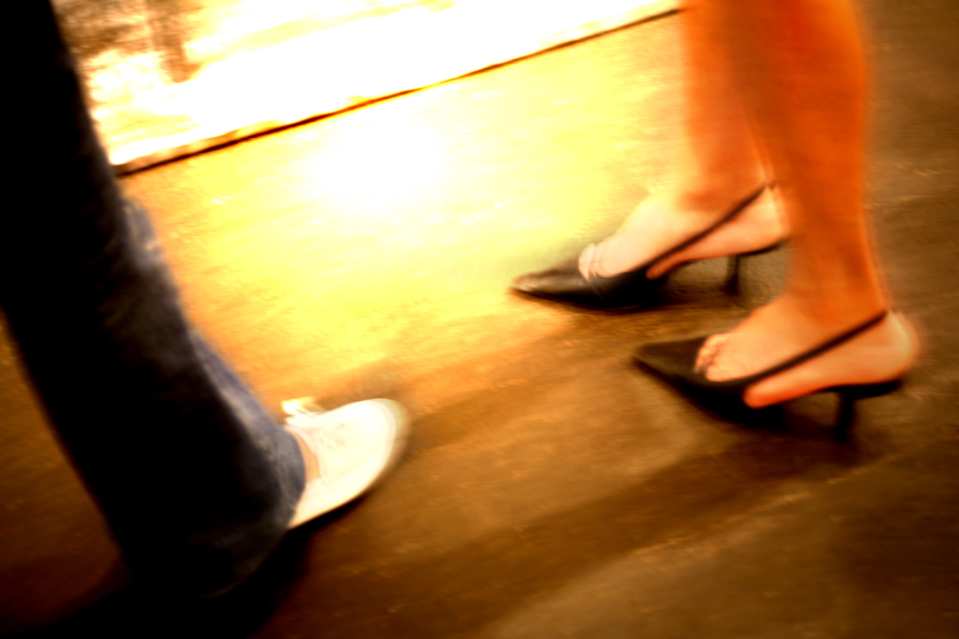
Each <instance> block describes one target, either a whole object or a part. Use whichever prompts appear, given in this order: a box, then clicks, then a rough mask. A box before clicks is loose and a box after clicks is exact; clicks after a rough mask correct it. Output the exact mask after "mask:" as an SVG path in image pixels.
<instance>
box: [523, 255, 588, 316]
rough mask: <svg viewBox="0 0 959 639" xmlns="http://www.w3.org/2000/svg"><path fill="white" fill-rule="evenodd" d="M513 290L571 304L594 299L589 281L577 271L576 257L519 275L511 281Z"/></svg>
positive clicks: (585, 302)
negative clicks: (544, 268) (541, 269)
mask: <svg viewBox="0 0 959 639" xmlns="http://www.w3.org/2000/svg"><path fill="white" fill-rule="evenodd" d="M512 288H513V290H514V291H517V292H519V293H523V294H525V295H532V296H534V297H542V298H545V299H551V300H556V301H561V302H569V303H571V304H587V305H588V304H589V303H590V302H594V301H595V299H596V293H595V292H594V291H593V289H592V287H591V286H590V285H589V282H587V281H586V278H584V277H583V276H582V274H581V273H580V272H579V262H578V260H577V259H576V258H571V259H568V260H566V261H564V262H560V263H559V264H556V265H555V266H553V267H551V268H548V269H546V270H543V271H535V272H533V273H526V274H525V275H520V276H519V277H517V278H516V279H515V280H514V281H513V286H512Z"/></svg>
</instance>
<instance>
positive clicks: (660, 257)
mask: <svg viewBox="0 0 959 639" xmlns="http://www.w3.org/2000/svg"><path fill="white" fill-rule="evenodd" d="M767 188H769V186H768V185H767V184H763V185H762V186H761V187H759V189H758V190H756V192H755V193H752V194H751V195H749V196H748V197H747V198H746V199H744V200H742V201H741V202H739V203H738V204H736V205H735V206H734V207H733V208H732V209H730V211H729V212H728V213H726V215H724V216H723V217H721V218H720V219H719V220H717V221H716V222H714V223H713V224H712V225H711V226H708V227H707V228H705V229H703V230H702V231H700V232H699V233H696V234H695V235H693V236H692V237H690V238H689V239H686V240H683V241H682V242H680V243H679V244H677V245H676V246H674V247H673V248H671V249H668V250H666V251H665V252H663V253H660V254H659V255H658V256H657V257H654V258H653V259H652V260H650V261H649V262H647V263H646V268H649V267H651V266H652V265H653V264H655V263H656V262H660V261H662V260H664V259H666V258H667V257H669V256H670V255H675V254H676V253H679V252H680V251H683V250H685V249H687V248H689V247H690V246H692V245H693V244H695V243H696V242H698V241H699V240H701V239H703V238H704V237H706V236H707V235H709V234H710V233H712V232H713V231H715V230H716V229H718V228H719V227H721V226H722V225H724V224H726V223H727V222H730V221H732V220H733V219H734V218H735V217H736V216H737V215H739V214H740V213H742V212H743V211H744V210H745V209H746V208H747V207H748V206H749V205H750V204H752V203H753V202H755V201H756V200H757V199H759V196H760V195H762V194H763V193H764V192H765V191H766V189H767Z"/></svg>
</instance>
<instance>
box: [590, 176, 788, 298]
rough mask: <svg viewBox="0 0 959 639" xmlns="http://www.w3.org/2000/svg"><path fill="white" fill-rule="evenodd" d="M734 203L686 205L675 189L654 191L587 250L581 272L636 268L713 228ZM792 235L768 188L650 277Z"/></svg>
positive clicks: (668, 259)
mask: <svg viewBox="0 0 959 639" xmlns="http://www.w3.org/2000/svg"><path fill="white" fill-rule="evenodd" d="M733 206H735V200H734V201H732V202H731V203H730V204H728V205H725V206H722V207H714V210H710V211H707V212H704V211H702V210H689V209H685V210H684V208H683V206H682V205H680V204H678V203H677V200H676V198H674V197H672V196H670V195H669V194H658V195H653V196H650V197H649V198H647V199H645V200H643V202H642V203H640V205H639V206H637V207H636V210H635V211H634V212H633V213H632V215H630V217H629V219H628V220H627V221H626V223H625V224H624V225H623V227H622V228H621V229H620V230H619V231H618V232H617V233H616V235H614V236H613V237H611V238H609V239H608V240H606V241H605V242H602V243H601V244H597V245H593V246H590V247H588V248H587V249H586V250H585V251H583V254H582V255H581V256H580V262H579V266H580V272H581V273H582V274H583V277H585V278H587V279H589V277H590V276H592V275H599V276H602V277H611V276H613V275H617V274H619V273H624V272H626V271H630V270H632V269H634V268H636V267H638V266H641V265H642V264H644V263H645V262H647V261H648V260H650V259H652V258H653V257H655V256H656V255H661V254H662V253H664V252H666V251H668V250H669V249H670V248H672V247H674V246H676V245H678V244H681V243H682V242H684V241H685V240H687V239H688V238H690V237H692V236H694V235H696V234H697V233H700V232H701V231H703V230H704V229H706V228H709V227H710V226H711V225H713V224H715V223H716V222H717V221H718V220H719V219H720V218H722V217H723V216H724V215H726V214H727V213H728V211H729V210H730V209H731V208H732V207H733ZM786 235H787V230H786V226H785V223H784V220H783V217H782V216H781V215H780V213H779V211H778V210H777V207H776V202H775V198H774V196H773V194H772V193H771V192H770V190H769V189H767V190H766V191H765V192H764V193H763V194H762V195H760V196H759V198H757V199H756V200H755V201H754V202H752V203H751V204H749V205H748V206H747V207H746V208H745V209H744V210H743V211H742V212H741V213H740V214H739V215H737V216H736V217H734V218H733V219H732V220H730V221H729V222H727V223H725V224H723V225H721V226H720V227H719V228H717V229H716V230H715V231H713V232H712V233H710V234H709V235H707V236H706V237H704V238H703V239H702V240H700V241H698V242H696V243H694V244H693V245H691V246H689V247H687V248H686V249H684V250H682V251H679V252H678V253H676V254H673V255H670V256H668V257H666V258H664V259H662V260H660V261H659V262H658V263H656V264H655V265H653V266H652V267H651V268H650V269H649V272H648V277H649V278H650V279H656V278H658V277H661V276H662V275H665V274H666V273H668V272H669V271H670V270H672V269H673V268H675V267H676V266H678V265H679V264H683V263H685V262H690V261H692V260H702V259H709V258H713V257H725V256H727V255H737V254H741V253H749V252H751V251H758V250H761V249H764V248H767V247H769V246H772V245H774V244H776V243H777V242H779V241H782V240H783V239H784V238H785V237H786Z"/></svg>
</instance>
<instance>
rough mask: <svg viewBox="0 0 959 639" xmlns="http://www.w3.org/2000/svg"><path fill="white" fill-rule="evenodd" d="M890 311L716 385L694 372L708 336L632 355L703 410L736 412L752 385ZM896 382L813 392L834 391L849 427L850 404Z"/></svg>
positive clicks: (651, 347) (892, 387) (830, 346)
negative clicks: (693, 400)
mask: <svg viewBox="0 0 959 639" xmlns="http://www.w3.org/2000/svg"><path fill="white" fill-rule="evenodd" d="M888 316H889V311H888V310H885V311H883V312H882V313H880V314H879V315H877V316H875V317H873V318H870V319H869V320H867V321H865V322H863V323H862V324H859V325H858V326H856V327H854V328H852V329H850V330H848V331H846V332H845V333H842V334H841V335H838V336H836V337H834V338H832V339H830V340H828V341H826V342H824V343H822V344H819V345H818V346H815V347H813V348H811V349H809V350H807V351H805V352H803V353H800V354H799V355H796V356H795V357H792V358H790V359H788V360H786V361H785V362H782V363H780V364H777V365H775V366H772V367H770V368H767V369H766V370H763V371H760V372H758V373H755V374H753V375H747V376H745V377H738V378H736V379H730V380H726V381H721V382H716V381H713V380H710V379H708V378H707V377H706V370H705V369H702V370H697V369H696V360H697V358H698V355H699V351H700V349H701V348H702V346H703V344H704V343H705V342H706V340H707V339H708V338H707V337H699V338H696V339H690V340H682V341H677V342H658V343H654V344H646V345H645V346H641V347H640V348H639V349H638V350H637V351H636V353H635V354H634V356H633V361H634V362H635V363H636V364H637V365H639V366H641V367H643V368H646V369H648V370H650V371H652V372H653V373H656V374H657V375H660V376H661V377H663V378H664V379H666V381H668V382H670V383H672V384H673V385H674V386H677V387H680V388H681V389H682V390H685V391H686V392H687V393H688V394H689V395H690V396H692V397H693V398H694V399H696V400H698V401H699V402H700V403H702V404H703V406H704V407H706V408H709V409H712V410H714V411H716V412H718V413H727V412H738V413H741V411H742V410H743V409H747V410H748V408H747V407H746V405H745V403H744V402H743V399H742V398H743V395H744V394H745V392H746V389H748V388H749V387H750V386H752V385H753V384H755V383H757V382H760V381H762V380H764V379H767V378H769V377H772V376H773V375H777V374H779V373H782V372H784V371H787V370H789V369H791V368H795V367H796V366H799V365H800V364H802V363H804V362H807V361H809V360H811V359H813V358H815V357H818V356H819V355H822V354H824V353H826V352H828V351H830V350H832V349H834V348H837V347H838V346H841V345H842V344H844V343H846V342H848V341H849V340H851V339H852V338H854V337H856V336H857V335H860V334H862V333H864V332H865V331H867V330H869V329H870V328H873V327H875V326H877V325H878V324H879V323H880V322H882V321H883V320H884V319H886V317H888ZM899 384H900V380H899V379H894V380H889V381H885V382H878V383H871V384H855V385H845V386H833V387H829V388H823V389H821V390H819V391H816V392H820V393H822V392H835V393H838V394H839V395H840V398H841V404H840V408H839V424H838V426H839V428H840V429H841V428H848V427H849V425H851V422H852V417H853V404H854V402H855V401H856V400H857V399H860V398H864V397H875V396H877V395H884V394H886V393H888V392H890V391H892V390H895V389H896V388H898V386H899Z"/></svg>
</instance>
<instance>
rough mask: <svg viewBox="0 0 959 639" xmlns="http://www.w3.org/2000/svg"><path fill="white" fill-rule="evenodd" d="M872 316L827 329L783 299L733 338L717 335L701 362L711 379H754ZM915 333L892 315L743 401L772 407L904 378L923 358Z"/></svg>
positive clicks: (756, 387)
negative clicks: (834, 390)
mask: <svg viewBox="0 0 959 639" xmlns="http://www.w3.org/2000/svg"><path fill="white" fill-rule="evenodd" d="M868 315H872V314H864V316H863V317H861V318H858V319H853V320H848V319H847V320H845V321H843V322H842V326H839V325H838V324H839V323H840V322H838V321H837V322H833V323H831V324H830V325H828V326H827V325H825V324H824V323H823V322H820V321H815V320H813V319H811V318H809V317H808V316H805V315H803V314H801V313H798V312H796V310H795V307H794V305H792V304H790V303H789V302H788V301H784V300H782V299H779V300H776V301H774V302H773V303H771V304H769V305H768V306H765V307H763V308H761V309H759V310H758V311H756V312H754V313H753V314H752V315H750V316H749V318H747V319H746V321H745V322H743V323H742V324H741V325H739V326H738V327H737V328H735V329H734V330H733V331H731V332H729V333H724V334H721V335H714V336H712V337H710V338H709V339H708V340H707V341H706V343H705V344H704V345H703V347H702V349H701V350H700V353H699V359H698V361H697V362H696V368H697V369H698V370H701V371H702V370H705V374H706V377H707V379H709V380H711V381H716V382H718V381H726V380H730V379H737V378H740V377H745V376H747V375H752V374H755V373H758V372H761V371H763V370H766V369H768V368H770V367H772V366H775V365H777V364H780V363H782V362H785V361H787V360H789V359H790V358H792V357H794V356H796V355H798V354H800V353H803V352H805V351H808V350H809V349H811V348H814V347H816V346H817V345H819V344H823V343H825V342H827V341H829V340H830V339H832V338H834V337H836V336H838V335H841V334H842V333H844V332H846V331H848V330H850V329H852V328H853V327H855V326H857V325H858V324H861V323H862V322H864V321H866V320H868V319H869V317H868ZM918 345H919V340H918V338H917V336H916V333H915V330H914V329H913V328H912V326H911V325H910V324H909V322H908V321H907V320H906V319H905V318H904V317H902V316H901V315H898V314H895V313H890V314H889V315H887V316H886V317H885V319H883V320H882V321H881V322H880V323H879V324H877V325H875V326H874V327H872V328H870V329H867V330H866V331H864V332H863V333H861V334H859V335H857V336H855V337H853V338H851V339H850V340H849V341H847V342H845V343H843V344H841V345H839V346H837V347H836V348H835V349H832V350H829V351H826V352H825V353H823V354H821V355H819V356H816V357H814V358H812V359H810V360H809V361H807V362H804V363H802V364H799V365H798V366H796V367H794V368H790V369H788V370H785V371H783V372H782V373H779V374H778V375H773V376H772V377H769V378H766V379H764V380H762V381H759V382H756V383H755V384H753V385H751V386H750V387H749V388H748V389H747V390H746V393H745V395H744V397H743V400H744V401H745V402H746V404H747V405H749V406H752V407H753V408H761V407H763V406H771V405H773V404H779V403H782V402H787V401H789V400H792V399H797V398H799V397H803V396H805V395H809V394H811V393H814V392H816V391H819V390H822V389H824V388H831V387H833V386H844V385H860V384H876V383H882V382H887V381H892V380H895V379H898V378H900V377H902V375H903V374H905V373H906V371H908V370H909V368H910V367H911V366H912V364H913V363H914V362H915V360H916V356H917V354H918Z"/></svg>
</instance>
